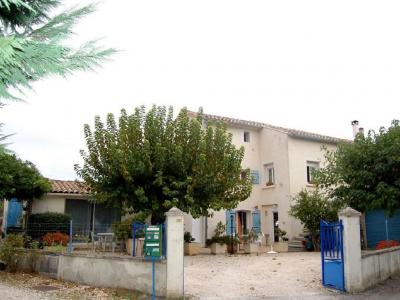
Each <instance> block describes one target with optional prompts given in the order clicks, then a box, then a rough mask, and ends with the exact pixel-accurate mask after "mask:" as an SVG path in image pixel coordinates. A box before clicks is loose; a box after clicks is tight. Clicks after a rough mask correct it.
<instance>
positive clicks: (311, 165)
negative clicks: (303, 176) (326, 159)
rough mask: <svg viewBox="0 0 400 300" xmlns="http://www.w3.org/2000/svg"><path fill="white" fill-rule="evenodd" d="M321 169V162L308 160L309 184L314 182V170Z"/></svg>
mask: <svg viewBox="0 0 400 300" xmlns="http://www.w3.org/2000/svg"><path fill="white" fill-rule="evenodd" d="M318 169H319V162H317V161H307V182H308V183H309V184H313V183H314V178H313V176H314V174H313V173H314V172H315V171H316V170H318Z"/></svg>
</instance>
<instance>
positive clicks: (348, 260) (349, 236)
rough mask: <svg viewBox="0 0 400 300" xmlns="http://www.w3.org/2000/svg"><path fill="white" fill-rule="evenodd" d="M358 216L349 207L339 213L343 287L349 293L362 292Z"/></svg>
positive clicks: (359, 214) (357, 213)
mask: <svg viewBox="0 0 400 300" xmlns="http://www.w3.org/2000/svg"><path fill="white" fill-rule="evenodd" d="M360 216H361V213H360V212H358V211H356V210H354V209H352V208H351V207H346V208H345V209H342V210H341V211H340V212H339V220H342V223H343V254H344V279H345V287H346V291H347V292H350V293H351V292H357V291H360V290H362V273H361V272H362V269H361V238H360Z"/></svg>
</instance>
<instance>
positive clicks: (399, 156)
mask: <svg viewBox="0 0 400 300" xmlns="http://www.w3.org/2000/svg"><path fill="white" fill-rule="evenodd" d="M326 159H327V166H326V167H325V168H323V169H321V170H320V171H319V172H317V173H316V180H317V182H318V184H319V186H321V187H322V188H324V189H325V190H326V191H327V193H328V195H329V196H330V197H331V198H332V199H334V200H335V201H337V202H340V203H342V204H343V205H349V206H351V207H353V208H355V209H357V210H359V211H361V212H365V211H368V210H373V209H385V210H386V211H387V212H388V213H389V214H393V213H394V212H395V211H396V210H398V209H400V124H399V122H398V121H396V120H395V121H393V122H392V124H391V126H390V127H389V128H387V129H386V128H383V127H382V128H381V129H380V130H379V132H374V131H370V132H369V133H368V135H366V136H364V135H362V134H358V136H357V137H356V139H355V140H354V142H353V143H347V144H341V145H339V147H338V149H337V151H336V152H332V151H327V153H326Z"/></svg>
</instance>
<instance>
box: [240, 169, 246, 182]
mask: <svg viewBox="0 0 400 300" xmlns="http://www.w3.org/2000/svg"><path fill="white" fill-rule="evenodd" d="M240 179H241V180H246V179H247V171H242V172H240Z"/></svg>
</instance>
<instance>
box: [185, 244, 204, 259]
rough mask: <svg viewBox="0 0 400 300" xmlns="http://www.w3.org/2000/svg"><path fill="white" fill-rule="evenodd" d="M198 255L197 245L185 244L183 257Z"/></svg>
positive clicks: (198, 247) (198, 248) (198, 245)
mask: <svg viewBox="0 0 400 300" xmlns="http://www.w3.org/2000/svg"><path fill="white" fill-rule="evenodd" d="M199 253H200V244H199V243H193V242H191V243H185V255H190V256H192V255H198V254H199Z"/></svg>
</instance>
